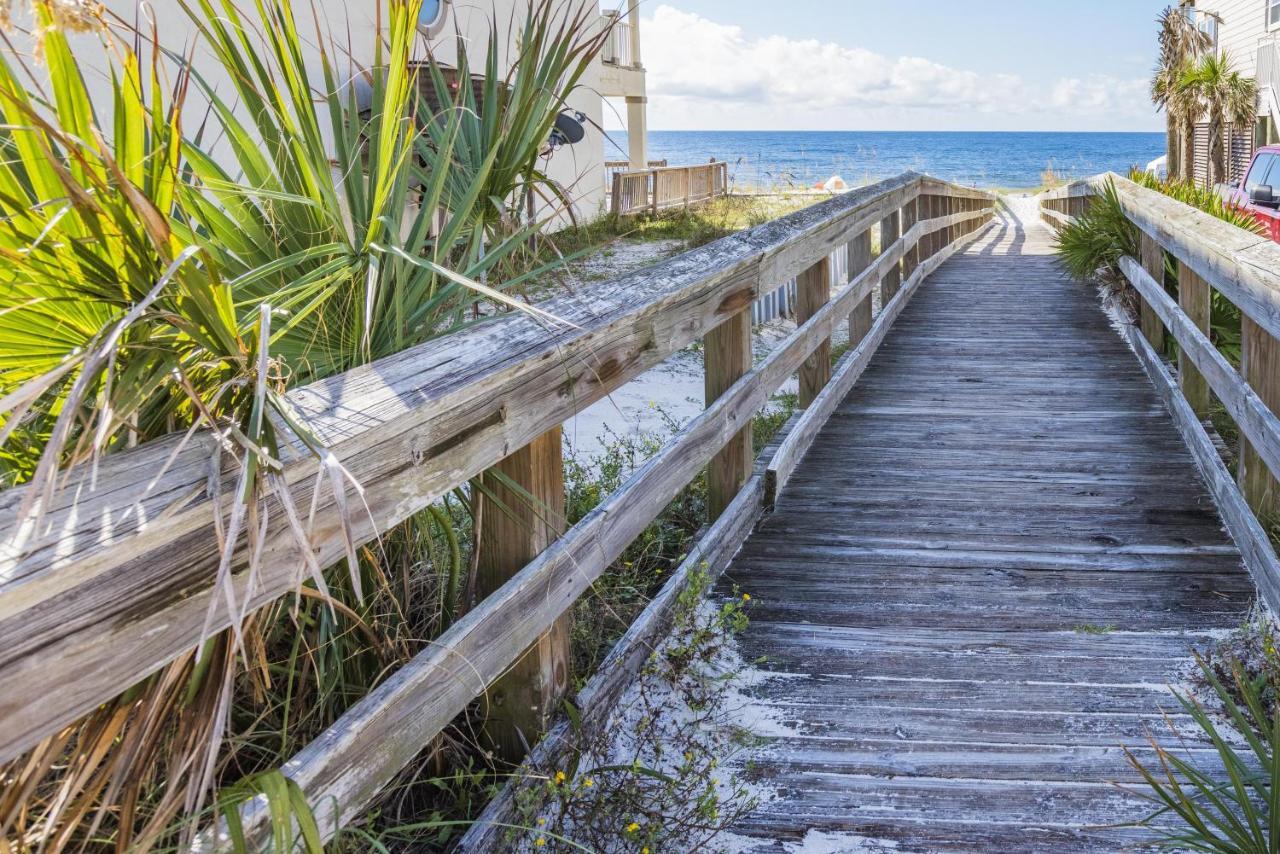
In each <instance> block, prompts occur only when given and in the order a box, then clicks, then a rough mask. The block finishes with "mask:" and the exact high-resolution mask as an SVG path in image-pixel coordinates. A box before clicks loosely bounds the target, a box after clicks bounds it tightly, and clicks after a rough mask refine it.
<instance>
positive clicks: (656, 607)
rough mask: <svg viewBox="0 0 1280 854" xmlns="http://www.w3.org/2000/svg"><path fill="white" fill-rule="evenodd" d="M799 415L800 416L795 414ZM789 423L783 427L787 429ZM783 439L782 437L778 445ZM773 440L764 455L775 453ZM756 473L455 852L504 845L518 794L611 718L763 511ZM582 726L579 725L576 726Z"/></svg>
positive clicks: (760, 478)
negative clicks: (696, 582)
mask: <svg viewBox="0 0 1280 854" xmlns="http://www.w3.org/2000/svg"><path fill="white" fill-rule="evenodd" d="M792 420H793V421H794V420H795V419H792ZM789 429H790V425H787V426H785V427H784V428H783V430H782V433H783V435H785V433H786V432H787V431H788V430H789ZM776 444H777V443H776V442H775V443H774V445H776ZM772 450H773V448H772V446H771V447H770V448H767V449H766V450H765V456H768V455H771V454H772ZM756 467H757V469H758V471H756V473H755V474H754V475H753V476H752V478H751V479H750V480H749V481H748V482H747V483H746V484H745V485H744V487H743V489H742V490H741V491H740V492H739V493H738V494H737V496H735V498H734V500H733V501H732V503H730V505H729V506H728V507H727V508H726V509H725V510H724V512H723V513H721V514H720V516H719V518H718V519H717V520H716V521H715V523H714V524H712V525H710V526H709V527H708V528H706V529H705V530H704V531H702V532H701V533H700V535H699V536H698V538H697V541H696V542H695V544H694V545H693V546H692V547H691V548H690V550H689V555H688V557H687V558H685V560H684V562H683V563H681V565H680V566H679V567H678V568H677V569H676V571H675V572H673V573H672V575H671V578H670V579H668V581H667V583H666V584H664V585H663V586H662V590H661V591H660V592H659V593H658V595H657V596H655V597H654V598H653V600H652V601H651V602H650V603H649V604H648V605H647V606H646V607H645V609H644V611H642V612H641V614H640V616H639V617H637V618H636V621H635V622H634V623H632V624H631V626H630V628H628V629H627V631H626V633H625V634H624V635H623V636H622V637H621V638H619V639H618V642H617V643H616V644H615V645H614V647H613V649H612V650H610V652H609V654H608V655H607V656H605V659H604V661H602V662H601V663H600V669H599V670H598V671H597V672H596V674H595V675H594V676H593V677H592V678H591V680H590V681H589V682H588V683H587V684H586V686H584V688H583V689H582V691H580V692H579V694H578V696H577V697H576V698H575V701H574V702H575V705H576V707H577V710H578V715H579V718H578V721H577V722H576V724H571V723H570V722H569V721H567V720H566V721H562V722H560V723H559V724H558V725H557V726H556V727H555V728H553V729H552V730H551V732H550V733H548V735H547V737H546V738H545V739H543V740H542V742H541V743H539V744H538V746H537V748H536V749H535V750H534V751H533V753H531V754H530V756H529V759H528V760H527V761H526V762H525V764H524V767H523V769H522V772H523V773H517V774H516V775H514V776H513V778H512V780H511V781H510V782H509V783H508V784H507V785H506V786H504V787H503V788H502V791H501V792H499V793H498V795H497V796H496V797H494V799H493V800H492V801H490V802H489V805H488V806H486V807H485V809H484V812H483V813H481V814H480V816H478V817H477V818H476V820H475V822H474V823H473V824H472V825H471V827H470V828H469V829H468V830H467V833H466V834H465V835H464V836H463V837H462V839H461V840H459V842H458V845H457V847H456V848H455V850H456V851H460V852H467V851H474V852H488V851H495V850H498V849H500V848H501V847H502V846H503V845H504V844H505V836H506V833H507V830H508V828H509V827H510V825H511V824H512V823H513V821H515V820H517V819H518V818H519V816H518V814H517V812H516V803H517V793H518V792H519V791H521V790H522V789H523V788H524V787H526V786H528V785H531V784H533V785H536V783H533V782H531V781H536V780H537V779H538V776H537V775H539V774H542V775H544V776H550V775H551V774H553V773H554V771H555V770H556V769H559V768H563V767H564V766H565V761H564V760H565V759H566V754H568V753H569V752H570V751H572V750H573V749H574V746H575V744H582V743H584V742H585V741H588V740H589V739H590V738H591V737H592V736H593V735H594V734H595V733H598V732H599V731H600V729H601V728H602V727H603V726H605V725H606V722H607V721H608V719H609V716H610V715H611V714H612V713H613V710H614V708H615V707H616V705H617V702H618V700H619V699H620V698H621V696H622V694H623V692H625V691H626V689H627V688H628V687H629V686H630V684H631V683H632V681H633V680H634V679H635V677H636V676H637V674H638V673H639V672H640V669H641V668H642V667H643V666H644V663H645V662H646V661H648V659H649V657H650V656H651V655H652V654H653V650H654V649H655V648H657V646H658V645H659V644H660V643H661V642H662V639H663V638H664V637H665V636H666V635H667V633H668V631H669V630H670V627H671V622H672V620H673V618H674V616H675V609H676V605H677V602H678V601H679V599H680V596H681V595H682V594H683V593H684V591H685V590H687V589H688V588H689V584H690V582H691V581H692V579H693V578H694V576H695V575H697V574H703V575H705V576H706V577H707V579H708V580H711V581H714V580H715V579H717V578H718V577H719V576H720V573H721V572H723V571H724V568H725V566H727V565H728V563H729V560H730V559H731V558H732V557H733V556H734V554H735V553H736V552H737V551H738V549H739V548H740V547H741V545H742V543H743V542H744V541H745V540H746V539H747V537H748V536H749V535H750V533H751V530H752V529H753V528H754V527H755V525H756V522H758V521H759V520H760V517H761V516H763V515H764V501H763V499H764V468H763V465H762V464H757V466H756ZM575 729H576V732H575Z"/></svg>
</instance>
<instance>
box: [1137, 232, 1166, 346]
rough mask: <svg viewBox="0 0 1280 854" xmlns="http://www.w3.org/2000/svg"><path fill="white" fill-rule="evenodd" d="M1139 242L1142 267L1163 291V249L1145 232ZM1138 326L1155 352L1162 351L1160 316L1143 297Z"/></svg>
mask: <svg viewBox="0 0 1280 854" xmlns="http://www.w3.org/2000/svg"><path fill="white" fill-rule="evenodd" d="M1139 242H1140V243H1141V255H1142V268H1143V269H1144V270H1145V271H1146V272H1147V275H1149V276H1150V277H1151V279H1152V281H1155V282H1158V283H1160V291H1161V292H1162V293H1163V291H1164V250H1163V249H1161V248H1160V244H1159V243H1157V242H1156V241H1155V238H1153V237H1150V236H1149V235H1147V234H1142V235H1140V237H1139ZM1138 316H1139V324H1138V325H1139V327H1140V328H1141V329H1142V334H1143V335H1145V336H1146V337H1147V341H1149V342H1150V343H1151V346H1152V347H1154V348H1155V349H1156V352H1158V353H1159V352H1163V351H1164V328H1163V327H1162V326H1161V325H1160V317H1159V316H1158V315H1157V314H1156V311H1155V309H1153V308H1152V307H1151V304H1150V302H1149V301H1148V300H1147V299H1146V298H1145V295H1144V298H1143V300H1142V303H1141V305H1139V307H1138Z"/></svg>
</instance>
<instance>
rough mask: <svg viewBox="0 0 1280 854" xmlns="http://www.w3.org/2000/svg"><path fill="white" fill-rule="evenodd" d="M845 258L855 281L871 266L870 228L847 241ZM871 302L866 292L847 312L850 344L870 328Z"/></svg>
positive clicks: (854, 343)
mask: <svg viewBox="0 0 1280 854" xmlns="http://www.w3.org/2000/svg"><path fill="white" fill-rule="evenodd" d="M845 258H846V267H847V269H848V274H849V281H850V282H855V281H857V280H858V278H859V277H860V276H861V275H862V274H863V272H865V271H866V269H867V268H868V267H870V266H871V230H870V229H867V230H865V231H862V232H861V233H859V234H858V235H857V236H856V237H854V238H853V240H851V241H849V245H848V247H847V248H846V251H845ZM871 303H872V300H871V294H870V292H868V294H867V296H866V298H864V299H863V300H862V302H860V303H858V304H857V305H856V306H854V309H853V311H852V312H850V313H849V343H850V344H851V345H856V344H857V343H858V342H859V341H861V340H862V339H863V338H865V337H866V335H867V332H869V331H870V330H871V313H872V305H871Z"/></svg>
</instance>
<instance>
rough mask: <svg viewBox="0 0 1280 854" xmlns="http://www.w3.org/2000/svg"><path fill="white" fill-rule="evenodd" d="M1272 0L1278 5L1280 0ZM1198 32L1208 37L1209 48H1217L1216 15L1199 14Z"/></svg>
mask: <svg viewBox="0 0 1280 854" xmlns="http://www.w3.org/2000/svg"><path fill="white" fill-rule="evenodd" d="M1272 2H1274V3H1276V4H1278V5H1280V0H1272ZM1198 25H1199V28H1200V32H1202V33H1204V34H1205V35H1206V36H1208V37H1209V49H1210V50H1217V49H1218V16H1217V15H1210V14H1204V15H1201V16H1200V21H1199V24H1198Z"/></svg>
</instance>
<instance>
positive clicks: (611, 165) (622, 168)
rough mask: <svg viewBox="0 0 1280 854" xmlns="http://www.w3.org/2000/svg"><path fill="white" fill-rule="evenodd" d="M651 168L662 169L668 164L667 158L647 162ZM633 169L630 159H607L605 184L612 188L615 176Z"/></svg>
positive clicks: (605, 163)
mask: <svg viewBox="0 0 1280 854" xmlns="http://www.w3.org/2000/svg"><path fill="white" fill-rule="evenodd" d="M646 165H647V167H648V168H649V169H660V168H662V167H665V166H666V165H667V161H666V160H650V161H649V162H648V164H646ZM630 170H631V161H630V160H606V161H605V162H604V185H605V186H606V187H608V188H610V189H612V188H613V176H614V175H616V174H618V173H619V172H628V171H630Z"/></svg>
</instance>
